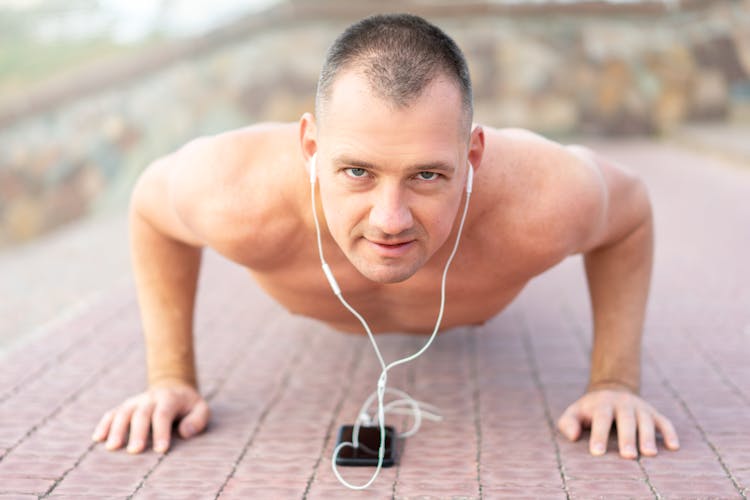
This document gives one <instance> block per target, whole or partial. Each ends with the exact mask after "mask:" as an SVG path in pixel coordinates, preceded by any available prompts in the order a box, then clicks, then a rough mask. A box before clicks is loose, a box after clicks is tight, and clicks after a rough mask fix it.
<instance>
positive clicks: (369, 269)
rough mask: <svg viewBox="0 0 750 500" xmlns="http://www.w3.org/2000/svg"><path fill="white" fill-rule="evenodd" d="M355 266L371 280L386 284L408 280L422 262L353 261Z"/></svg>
mask: <svg viewBox="0 0 750 500" xmlns="http://www.w3.org/2000/svg"><path fill="white" fill-rule="evenodd" d="M352 264H354V267H356V268H357V270H358V271H359V272H360V274H362V276H364V277H365V278H367V279H369V280H370V281H374V282H376V283H382V284H384V285H387V284H391V283H401V282H402V281H406V280H408V279H409V278H411V277H412V276H414V274H415V273H416V272H417V271H418V270H419V268H420V267H421V265H420V264H411V265H409V264H401V265H397V264H392V265H388V264H376V265H373V264H370V263H367V262H352Z"/></svg>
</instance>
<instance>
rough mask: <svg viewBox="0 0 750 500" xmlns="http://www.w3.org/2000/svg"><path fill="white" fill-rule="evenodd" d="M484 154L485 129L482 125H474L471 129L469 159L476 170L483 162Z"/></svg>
mask: <svg viewBox="0 0 750 500" xmlns="http://www.w3.org/2000/svg"><path fill="white" fill-rule="evenodd" d="M483 155H484V129H483V128H482V126H481V125H474V127H473V128H472V129H471V137H469V161H470V162H471V165H472V166H473V167H474V171H475V172H476V170H477V169H478V168H479V166H480V165H481V164H482V156H483Z"/></svg>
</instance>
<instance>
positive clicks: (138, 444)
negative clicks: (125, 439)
mask: <svg viewBox="0 0 750 500" xmlns="http://www.w3.org/2000/svg"><path fill="white" fill-rule="evenodd" d="M142 447H143V442H142V441H132V442H131V443H130V444H129V445H128V453H138V452H139V451H141V448H142Z"/></svg>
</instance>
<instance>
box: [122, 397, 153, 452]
mask: <svg viewBox="0 0 750 500" xmlns="http://www.w3.org/2000/svg"><path fill="white" fill-rule="evenodd" d="M153 411H154V403H153V402H151V401H148V402H146V403H144V404H141V405H139V406H138V407H137V408H136V409H135V411H134V412H133V417H132V418H131V419H130V441H129V442H128V453H140V452H141V451H143V448H145V447H146V438H147V437H148V431H149V428H150V427H151V413H152V412H153Z"/></svg>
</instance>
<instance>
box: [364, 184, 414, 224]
mask: <svg viewBox="0 0 750 500" xmlns="http://www.w3.org/2000/svg"><path fill="white" fill-rule="evenodd" d="M374 195H375V201H374V203H373V205H372V208H371V209H370V219H369V223H370V226H371V227H374V228H376V229H378V230H380V231H381V232H382V233H384V234H388V235H394V236H395V235H398V234H400V233H402V232H404V231H407V230H409V229H411V227H412V225H413V224H414V219H413V217H412V213H411V209H409V205H408V203H407V199H406V196H405V193H404V190H403V189H402V188H401V187H399V186H382V187H381V189H379V190H377V192H376V193H374Z"/></svg>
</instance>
